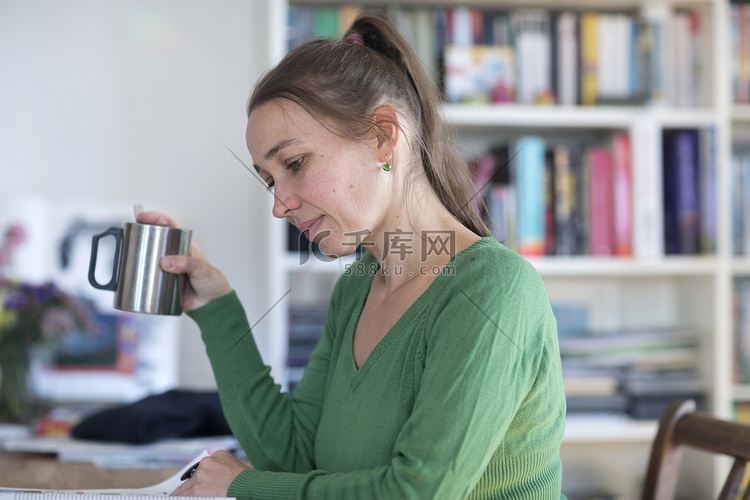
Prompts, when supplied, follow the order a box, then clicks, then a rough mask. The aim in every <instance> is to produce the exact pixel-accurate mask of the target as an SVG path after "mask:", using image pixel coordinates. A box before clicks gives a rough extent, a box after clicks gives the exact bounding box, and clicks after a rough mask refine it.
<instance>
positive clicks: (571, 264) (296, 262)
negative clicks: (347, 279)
mask: <svg viewBox="0 0 750 500" xmlns="http://www.w3.org/2000/svg"><path fill="white" fill-rule="evenodd" d="M526 260H528V261H529V262H530V263H531V264H532V265H533V266H534V268H535V269H536V270H537V271H538V272H539V274H541V275H542V276H543V277H563V278H564V277H571V278H577V277H581V278H596V277H606V278H609V277H680V276H706V277H710V276H712V275H713V274H714V273H715V272H716V258H715V257H713V256H703V257H701V256H697V257H696V256H684V257H683V256H670V257H664V258H661V259H651V260H633V259H630V258H618V257H591V256H580V257H526ZM353 262H354V257H353V256H347V257H342V258H341V259H335V260H328V259H327V258H325V257H320V256H317V255H314V254H311V255H309V258H307V260H305V261H304V262H303V261H301V260H300V256H299V254H296V253H292V252H288V253H287V254H286V255H285V256H284V259H283V265H284V268H285V269H286V270H287V271H289V272H315V273H336V274H341V273H343V272H344V271H345V270H346V268H347V266H349V265H351V264H352V263H353ZM738 266H739V267H737V271H736V272H745V273H748V274H750V259H748V261H746V262H745V261H743V262H742V263H741V265H740V264H738Z"/></svg>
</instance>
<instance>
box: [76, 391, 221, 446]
mask: <svg viewBox="0 0 750 500" xmlns="http://www.w3.org/2000/svg"><path fill="white" fill-rule="evenodd" d="M231 433H232V431H231V430H230V429H229V425H228V424H227V421H226V419H225V418H224V413H223V412H222V410H221V405H220V403H219V395H218V393H216V392H207V393H200V392H191V391H179V390H172V391H168V392H165V393H163V394H158V395H153V396H148V397H146V398H144V399H141V400H140V401H137V402H135V403H132V404H128V405H124V406H120V407H117V408H110V409H107V410H104V411H101V412H99V413H96V414H93V415H91V416H89V417H86V418H85V419H84V420H82V421H81V422H80V423H79V424H78V425H76V426H75V427H74V428H73V430H72V433H71V434H72V436H73V437H75V438H79V439H91V440H95V441H117V442H123V443H135V444H146V443H152V442H154V441H158V440H161V439H167V438H185V437H201V436H226V435H230V434H231Z"/></svg>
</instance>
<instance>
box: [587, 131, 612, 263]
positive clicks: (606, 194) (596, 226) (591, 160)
mask: <svg viewBox="0 0 750 500" xmlns="http://www.w3.org/2000/svg"><path fill="white" fill-rule="evenodd" d="M586 163H587V165H588V172H589V193H590V194H589V196H590V200H591V205H590V207H589V253H590V254H591V255H599V256H603V255H613V254H614V203H613V200H612V153H611V151H610V149H609V148H608V147H604V146H600V147H593V148H590V149H589V150H588V152H587V155H586Z"/></svg>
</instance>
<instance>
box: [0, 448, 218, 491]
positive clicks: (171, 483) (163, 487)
mask: <svg viewBox="0 0 750 500" xmlns="http://www.w3.org/2000/svg"><path fill="white" fill-rule="evenodd" d="M205 456H208V452H207V451H204V452H202V453H201V454H199V455H198V456H196V457H195V458H194V459H193V460H191V461H190V462H188V463H187V464H186V465H185V466H184V467H183V468H182V469H180V471H179V472H177V473H176V474H175V475H173V476H172V477H170V478H168V479H166V480H164V481H162V482H161V483H159V484H155V485H153V486H146V487H145V488H130V489H114V488H113V489H102V490H45V489H39V488H36V489H28V488H4V487H2V486H0V500H113V499H112V497H113V496H121V497H137V500H150V499H159V500H164V497H165V496H167V495H169V494H170V493H171V492H173V491H174V490H175V489H176V488H177V487H178V486H179V485H180V484H182V481H181V480H180V477H182V474H183V473H184V472H185V471H186V470H187V469H188V468H189V467H190V466H192V465H193V464H194V463H195V462H197V461H199V460H200V459H201V458H203V457H205Z"/></svg>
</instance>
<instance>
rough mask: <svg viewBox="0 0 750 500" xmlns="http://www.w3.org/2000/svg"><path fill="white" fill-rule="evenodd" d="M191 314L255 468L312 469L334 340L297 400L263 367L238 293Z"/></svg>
mask: <svg viewBox="0 0 750 500" xmlns="http://www.w3.org/2000/svg"><path fill="white" fill-rule="evenodd" d="M188 314H189V316H190V317H191V318H193V319H194V320H195V321H196V323H197V324H198V326H199V327H200V330H201V337H202V339H203V341H204V343H205V345H206V352H207V354H208V357H209V359H210V361H211V367H212V369H213V372H214V376H215V377H216V383H217V386H218V390H219V397H220V399H221V404H222V408H223V410H224V413H225V415H226V418H227V421H228V422H229V425H230V427H231V429H232V432H233V434H234V436H235V437H236V438H237V441H238V442H239V443H240V445H241V446H242V448H243V450H245V452H246V453H247V455H248V457H249V458H250V461H251V462H252V463H253V465H254V466H255V467H258V468H260V469H263V470H271V471H289V472H291V471H293V472H300V471H310V470H311V469H312V468H313V442H314V437H315V429H316V427H317V422H318V420H319V415H320V410H321V406H322V392H323V386H324V383H325V371H326V366H325V365H326V360H327V357H328V356H327V354H326V353H327V352H328V350H329V346H328V342H327V339H328V338H329V336H328V335H324V336H323V338H322V339H321V341H320V342H319V344H318V346H317V348H316V354H315V355H314V356H313V357H312V358H311V361H310V367H309V370H307V371H306V373H305V377H304V379H305V380H304V391H303V393H302V394H301V396H300V397H299V398H295V399H294V400H292V399H290V398H289V397H288V396H287V394H286V393H283V392H282V391H281V387H280V386H279V385H278V384H276V383H275V382H274V380H273V378H272V377H271V375H270V371H271V369H270V367H268V366H266V365H265V364H264V363H263V360H262V359H261V356H260V353H259V351H258V348H257V346H256V343H255V340H254V338H253V335H252V332H251V331H250V325H249V323H248V321H247V317H246V315H245V311H244V308H243V307H242V305H241V304H240V302H239V299H238V298H237V295H236V293H235V292H231V293H230V294H228V295H226V296H224V297H221V298H219V299H217V300H214V301H213V302H211V303H209V304H206V305H205V306H203V307H201V308H198V309H195V310H193V311H191V312H190V313H188ZM318 375H320V376H318ZM300 385H302V382H300ZM295 395H296V392H295Z"/></svg>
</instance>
